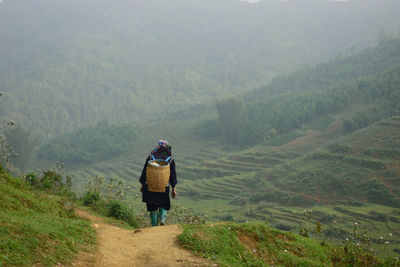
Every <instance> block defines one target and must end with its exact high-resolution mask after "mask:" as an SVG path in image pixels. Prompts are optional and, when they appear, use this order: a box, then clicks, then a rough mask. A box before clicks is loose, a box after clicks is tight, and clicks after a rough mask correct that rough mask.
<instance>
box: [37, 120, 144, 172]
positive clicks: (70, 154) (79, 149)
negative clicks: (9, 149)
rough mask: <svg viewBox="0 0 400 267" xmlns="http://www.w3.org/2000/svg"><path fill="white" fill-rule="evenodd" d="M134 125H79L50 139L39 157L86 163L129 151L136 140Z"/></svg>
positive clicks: (103, 123)
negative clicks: (80, 126) (71, 130)
mask: <svg viewBox="0 0 400 267" xmlns="http://www.w3.org/2000/svg"><path fill="white" fill-rule="evenodd" d="M136 135H137V134H136V129H135V127H134V126H133V125H130V124H128V125H113V124H110V123H108V122H107V121H103V122H99V123H98V124H97V125H95V126H92V127H87V128H81V129H79V130H77V131H74V132H71V133H67V134H64V135H61V136H58V137H56V138H53V139H51V140H49V141H48V142H47V143H46V144H44V145H43V146H42V147H41V149H40V150H39V151H40V152H39V153H38V157H39V158H41V159H46V160H52V161H54V160H56V161H61V162H64V163H70V164H76V165H79V164H87V163H91V162H95V161H100V160H104V159H108V158H112V157H114V156H116V155H120V154H121V153H124V152H125V153H126V152H129V151H131V150H132V149H133V147H134V145H135V143H136V140H135V139H136Z"/></svg>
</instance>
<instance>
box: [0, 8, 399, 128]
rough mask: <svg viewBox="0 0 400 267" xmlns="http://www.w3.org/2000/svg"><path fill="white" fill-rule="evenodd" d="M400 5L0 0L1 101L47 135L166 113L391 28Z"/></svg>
mask: <svg viewBox="0 0 400 267" xmlns="http://www.w3.org/2000/svg"><path fill="white" fill-rule="evenodd" d="M399 9H400V6H399V2H398V1H396V0H384V1H383V2H382V1H379V2H376V1H373V0H352V1H348V2H346V3H338V2H333V1H322V2H321V1H319V0H309V1H306V2H304V1H300V0H297V1H260V2H258V3H255V4H250V3H247V2H243V1H239V0H203V1H195V0H189V1H187V0H186V1H182V0H174V1H172V2H168V3H166V2H164V1H158V0H151V1H123V0H115V1H107V0H60V1H43V0H35V1H27V0H3V1H2V2H1V3H0V35H1V42H0V58H1V61H0V84H1V88H0V90H1V91H2V92H4V95H5V99H4V101H3V102H2V103H1V105H2V106H3V105H7V107H6V108H5V110H6V114H5V115H6V116H7V118H8V119H13V120H15V121H18V122H21V123H22V124H23V126H25V127H26V128H28V129H30V130H35V131H36V132H39V133H40V134H42V135H44V136H54V135H57V134H60V133H64V132H66V131H70V130H73V129H77V128H79V127H82V126H87V124H94V123H96V122H98V121H101V120H110V121H118V122H121V121H122V122H126V121H132V120H139V121H141V120H144V119H146V118H153V117H155V116H157V117H159V116H162V117H164V118H165V117H167V118H170V119H171V118H172V119H173V112H174V111H176V110H178V109H181V108H185V107H188V106H190V105H193V104H199V103H204V102H210V101H213V99H214V98H216V97H219V96H226V95H233V94H237V93H240V92H244V91H247V90H248V89H250V88H254V87H256V86H259V85H260V84H264V83H267V82H269V81H270V80H271V79H272V78H273V77H274V76H275V75H276V74H279V73H286V72H288V71H292V70H295V69H298V68H299V67H301V66H303V65H305V64H311V65H312V64H315V63H318V62H321V61H324V60H327V59H329V58H332V57H334V56H336V55H337V54H338V53H339V52H344V53H345V54H348V53H353V52H354V51H358V50H360V49H362V48H363V47H365V46H368V45H371V44H374V43H376V40H377V39H378V35H379V32H381V31H382V30H383V31H386V32H387V33H388V34H389V35H390V34H396V33H397V30H398V27H399V25H400V20H399V16H398V14H397V12H396V11H397V10H399ZM351 51H353V52H351ZM2 109H3V107H2Z"/></svg>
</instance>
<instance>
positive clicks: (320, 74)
mask: <svg viewBox="0 0 400 267" xmlns="http://www.w3.org/2000/svg"><path fill="white" fill-rule="evenodd" d="M399 66H400V39H393V40H383V41H382V42H381V43H380V44H379V45H378V46H376V47H373V48H368V49H365V50H363V51H361V52H359V53H357V54H354V55H352V56H350V57H344V58H343V57H340V58H337V59H336V60H333V61H332V62H329V63H322V64H318V65H315V66H313V67H307V68H303V69H300V70H298V71H296V72H294V73H291V74H286V75H282V76H279V77H277V78H275V79H274V80H273V81H272V82H271V83H269V84H268V85H267V86H263V87H260V88H258V89H256V90H254V91H253V92H251V93H248V94H246V96H245V97H246V99H248V100H249V101H253V102H260V100H262V99H264V98H267V97H271V96H272V95H278V94H287V93H294V92H305V91H312V92H318V91H321V90H324V89H325V88H329V87H331V86H335V85H337V84H339V83H343V82H346V81H353V80H357V79H360V78H362V77H366V76H370V75H376V74H379V73H381V72H382V71H384V70H387V69H389V68H393V67H399Z"/></svg>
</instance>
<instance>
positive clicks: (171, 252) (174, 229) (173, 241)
mask: <svg viewBox="0 0 400 267" xmlns="http://www.w3.org/2000/svg"><path fill="white" fill-rule="evenodd" d="M77 214H78V216H80V217H84V218H87V219H89V220H90V221H92V223H93V224H92V226H93V227H94V228H95V229H96V231H97V235H98V246H97V247H98V249H97V252H96V253H95V254H91V253H88V252H81V253H80V254H79V255H78V260H77V261H76V262H75V263H73V264H72V266H78V267H83V266H85V267H86V266H107V267H109V266H121V267H123V266H132V267H139V266H146V267H147V266H155V267H157V266H163V267H164V266H217V265H216V264H214V263H212V262H209V261H208V260H206V259H204V258H200V257H197V256H195V255H193V254H192V253H191V252H190V251H189V250H186V249H184V248H182V247H181V246H180V245H179V244H178V240H177V236H178V235H179V234H180V233H181V232H182V229H181V228H180V227H179V225H166V226H158V227H148V228H140V229H137V230H125V229H122V228H119V227H116V226H113V225H110V224H108V223H106V222H105V220H104V219H103V218H99V217H96V216H94V215H91V214H89V213H87V212H86V211H83V210H78V211H77Z"/></svg>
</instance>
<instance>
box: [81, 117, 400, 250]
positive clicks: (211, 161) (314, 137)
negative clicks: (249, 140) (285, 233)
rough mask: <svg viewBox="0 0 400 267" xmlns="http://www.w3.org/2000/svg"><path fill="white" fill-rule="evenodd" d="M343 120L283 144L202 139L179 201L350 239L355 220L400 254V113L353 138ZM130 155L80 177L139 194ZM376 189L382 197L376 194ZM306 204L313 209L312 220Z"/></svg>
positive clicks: (187, 162)
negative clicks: (117, 182)
mask: <svg viewBox="0 0 400 267" xmlns="http://www.w3.org/2000/svg"><path fill="white" fill-rule="evenodd" d="M337 121H338V120H335V121H334V122H332V123H331V124H330V125H329V127H327V128H326V129H325V130H324V131H322V130H318V131H317V130H315V129H307V130H305V131H304V132H303V133H302V134H301V136H300V137H298V138H297V140H294V141H293V140H292V141H289V142H288V143H286V144H284V145H282V146H267V145H259V146H256V147H253V148H250V149H247V150H244V151H227V150H224V149H223V148H221V147H220V146H218V145H215V146H210V145H209V144H206V143H201V142H196V144H191V147H190V148H187V147H186V146H185V147H183V148H182V149H179V145H178V146H177V147H178V148H177V147H176V148H175V152H176V154H175V155H174V158H175V160H176V163H177V173H178V181H179V184H178V187H177V189H178V194H179V197H178V198H177V200H175V201H176V202H177V203H179V204H181V205H183V206H185V207H188V208H190V209H192V210H194V211H195V212H196V213H203V214H207V215H208V216H209V217H210V219H211V220H234V221H247V220H262V221H264V220H267V221H268V222H269V223H270V224H271V225H273V226H275V227H277V228H280V229H283V230H292V231H298V230H299V229H300V228H302V227H303V228H304V227H308V228H309V229H310V232H313V231H314V230H313V229H314V228H315V223H316V222H317V221H319V222H321V223H322V224H323V225H324V235H325V236H326V238H331V239H335V238H336V239H339V240H343V239H345V238H346V237H351V236H352V235H353V230H354V229H353V228H354V222H357V223H358V224H359V225H360V227H362V229H363V231H367V232H368V233H369V235H370V238H371V240H372V241H373V242H375V245H374V246H376V249H378V250H379V249H380V250H383V249H384V247H383V246H382V244H380V243H379V242H380V241H381V239H380V237H381V236H382V237H383V239H385V238H386V239H388V236H387V235H389V233H392V236H391V240H390V246H388V247H390V249H389V248H388V251H390V253H394V254H396V253H397V252H400V232H399V230H398V229H400V211H399V209H398V207H396V205H397V204H395V203H397V202H396V201H397V199H398V195H400V190H399V188H400V184H399V173H400V172H399V170H400V157H399V153H398V151H399V144H400V140H399V138H398V136H399V132H400V118H394V119H392V120H390V121H388V122H383V123H380V124H376V125H373V126H372V127H369V128H367V129H365V130H362V131H359V132H356V133H354V134H352V135H349V136H342V135H341V134H340V132H337V131H339V130H340V127H338V126H337ZM327 135H328V136H329V138H327ZM332 140H336V141H332ZM131 158H132V159H128V157H121V158H115V159H113V160H112V161H107V162H101V163H98V164H95V165H90V166H85V167H84V168H80V169H79V170H77V171H76V172H75V176H76V177H77V178H79V179H82V180H83V179H87V177H91V176H94V175H96V174H98V175H102V176H104V177H119V178H121V179H124V180H125V181H127V182H128V183H129V184H130V185H132V187H133V189H134V190H135V192H137V189H138V187H139V183H138V182H137V179H138V178H139V176H140V174H141V171H142V167H143V164H144V162H143V158H144V157H143V158H140V159H139V158H138V157H136V158H134V156H131ZM352 183H354V185H352ZM346 184H347V186H346ZM350 186H354V189H351V190H350ZM346 188H347V189H349V190H350V191H349V190H347V189H346ZM352 190H353V191H352ZM363 190H364V191H363ZM368 190H369V191H368ZM352 192H354V195H352ZM356 192H357V193H356ZM361 192H364V193H361ZM376 194H377V195H379V196H380V197H378V198H377V199H374V198H373V196H374V195H376ZM382 199H386V201H388V202H384V201H381V200H382ZM137 202H138V205H141V204H140V202H139V201H137ZM369 202H370V203H369ZM373 203H381V204H385V205H386V204H388V205H389V206H384V205H377V204H373ZM393 205H394V206H393ZM304 207H307V208H306V209H307V210H308V209H312V210H313V218H312V219H310V220H308V221H306V220H304V216H303V214H302V211H303V209H304ZM313 234H316V232H315V231H314V232H313ZM385 235H386V236H385ZM385 249H386V248H385Z"/></svg>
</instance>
